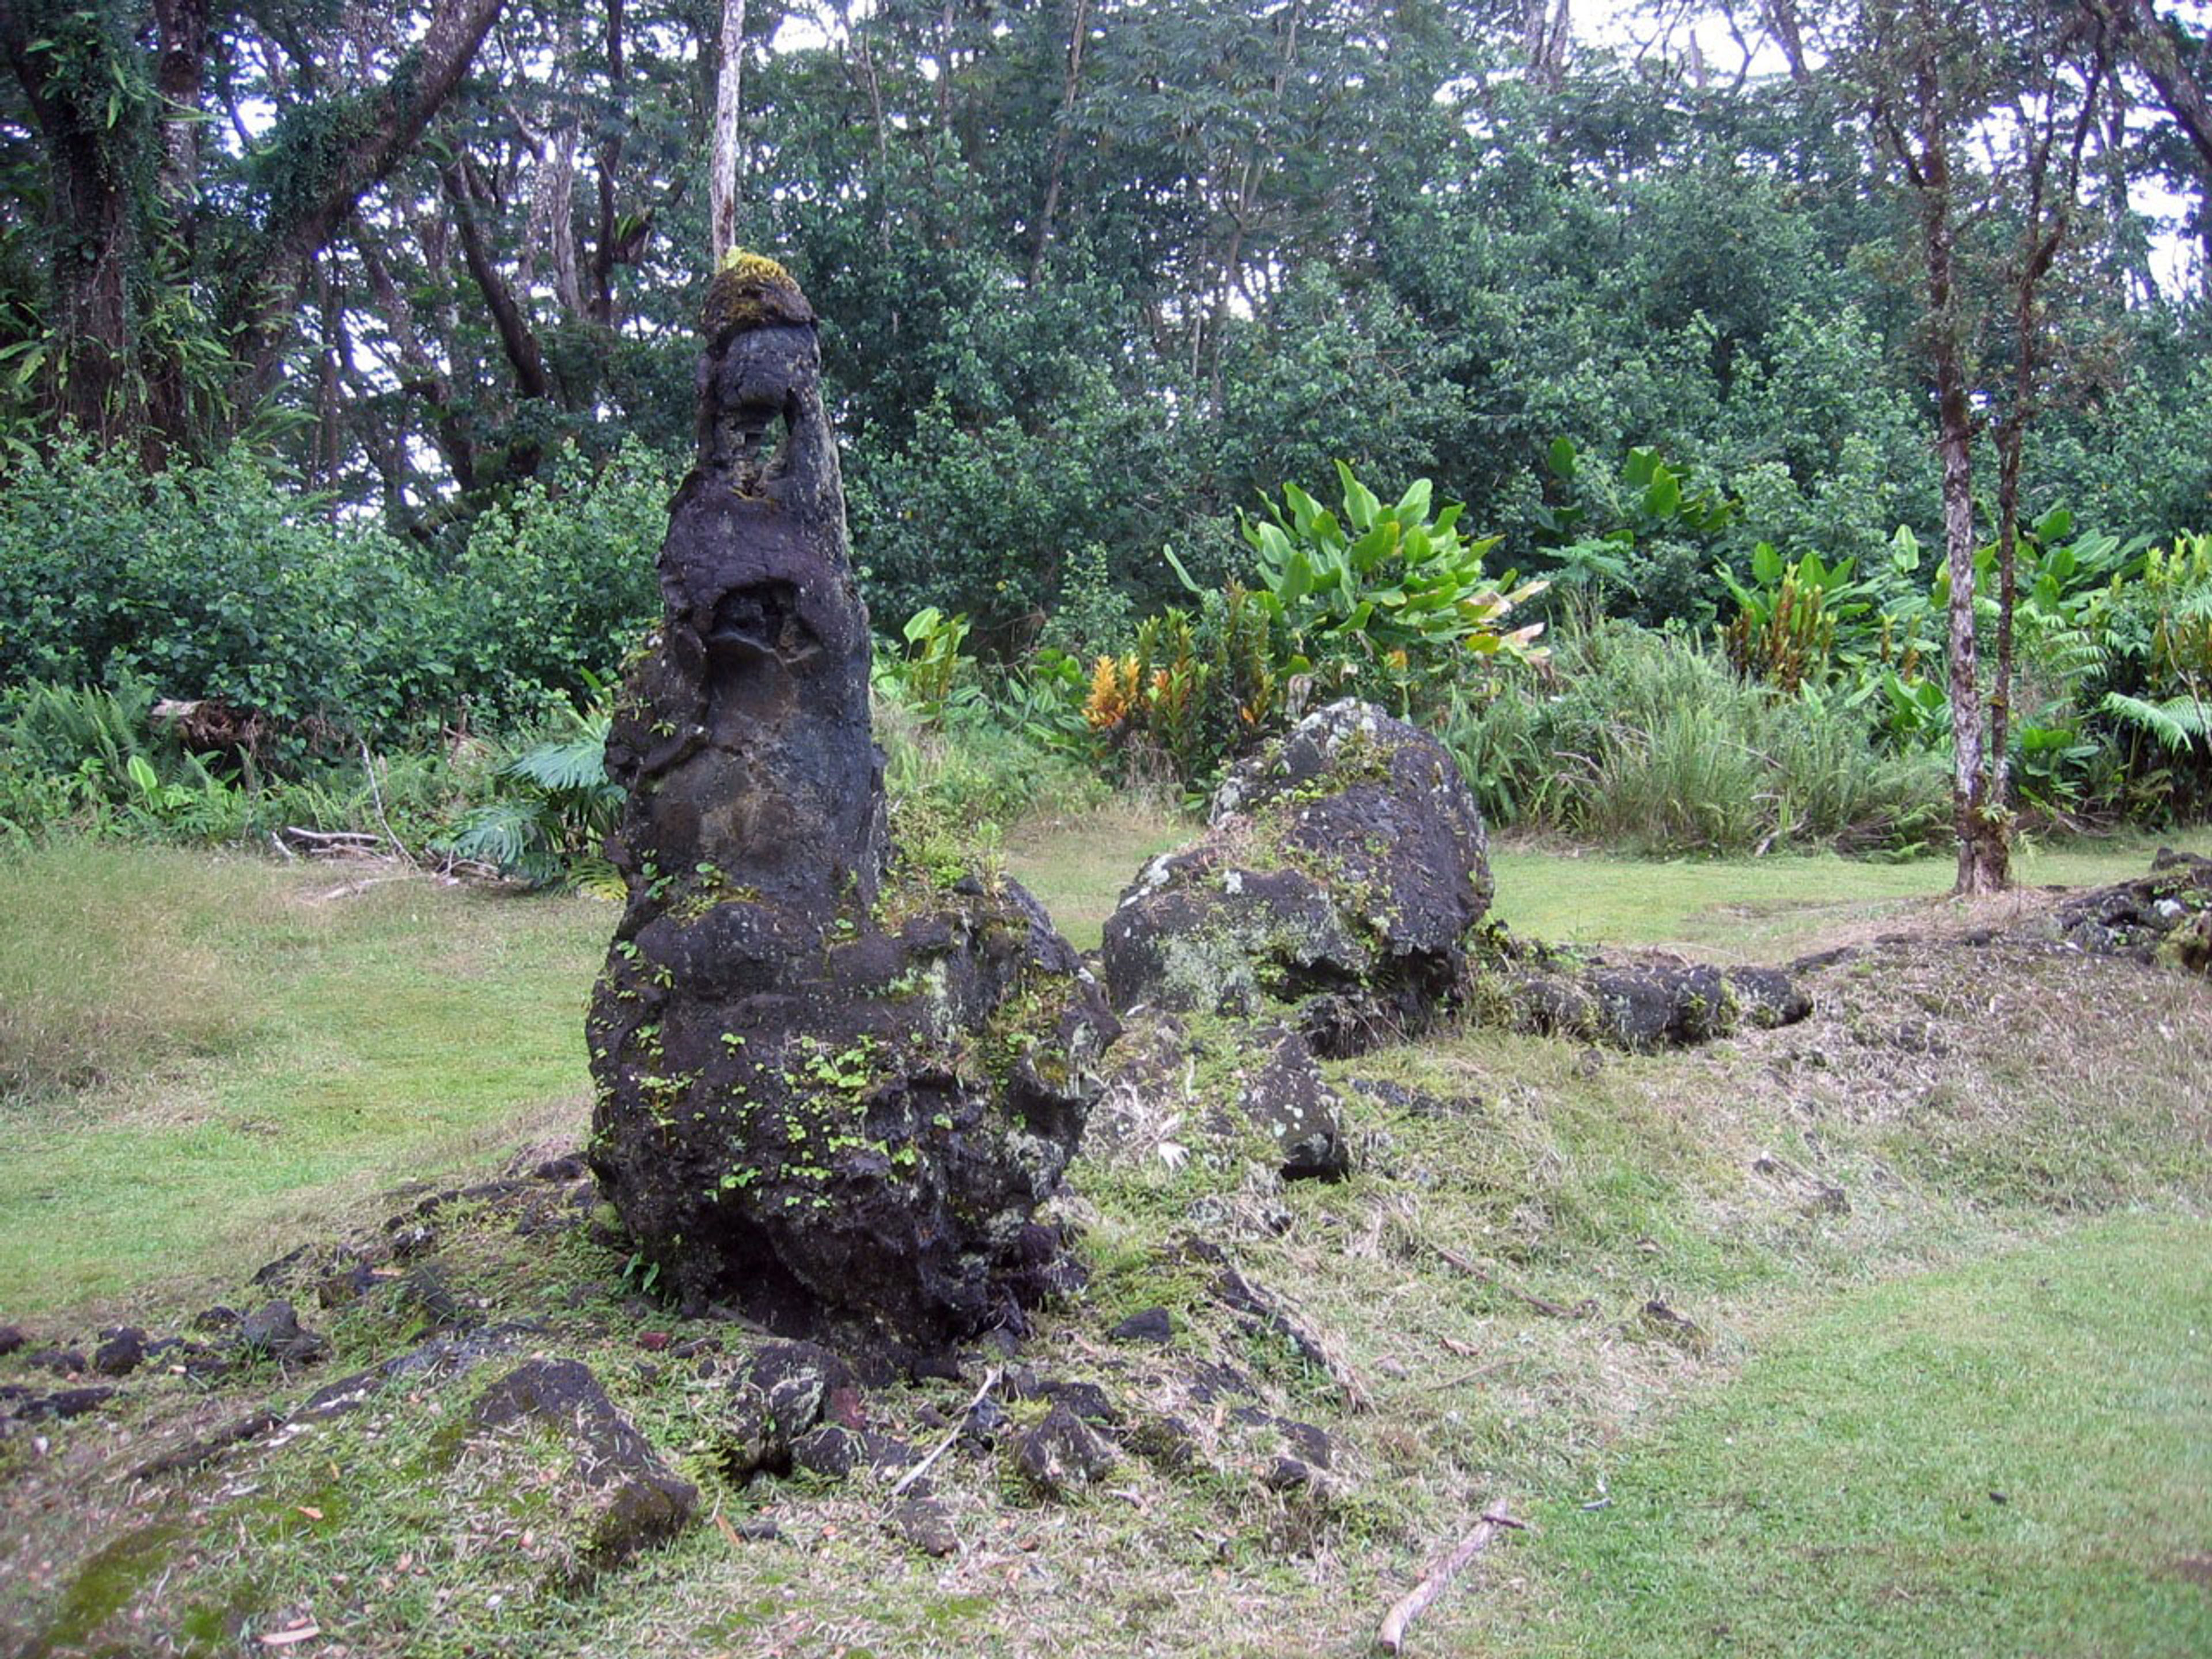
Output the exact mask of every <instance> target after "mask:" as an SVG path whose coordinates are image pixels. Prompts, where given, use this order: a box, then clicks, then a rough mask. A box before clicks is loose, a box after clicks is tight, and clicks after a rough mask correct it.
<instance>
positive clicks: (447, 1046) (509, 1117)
mask: <svg viewBox="0 0 2212 1659" xmlns="http://www.w3.org/2000/svg"><path fill="white" fill-rule="evenodd" d="M7 878H8V879H9V882H10V883H11V884H20V886H19V888H18V891H19V897H18V898H17V900H16V901H15V902H11V903H10V904H9V905H8V906H7V907H6V913H5V915H4V917H3V918H0V1004H4V1005H5V1006H6V1007H7V1009H8V1010H9V1012H8V1013H7V1015H5V1016H4V1017H0V1018H4V1021H5V1023H4V1024H0V1036H4V1042H0V1072H13V1073H15V1075H16V1076H17V1077H18V1078H20V1077H21V1076H22V1075H24V1074H25V1073H30V1074H32V1075H33V1076H35V1077H40V1078H44V1079H49V1080H51V1079H61V1080H64V1081H66V1082H73V1083H76V1084H78V1085H81V1086H79V1087H76V1088H74V1089H68V1090H64V1091H55V1090H53V1089H52V1088H51V1087H49V1088H46V1089H34V1090H33V1091H32V1092H30V1093H29V1094H28V1095H27V1097H26V1096H23V1095H21V1094H19V1095H17V1096H15V1097H6V1098H0V1133H5V1136H6V1138H7V1141H8V1145H9V1156H8V1157H7V1158H5V1159H0V1312H4V1313H5V1314H7V1315H10V1316H21V1315H23V1314H27V1313H33V1312H36V1311H38V1310H41V1309H45V1308H50V1307H61V1306H69V1305H72V1304H81V1303H83V1302H85V1301H87V1300H88V1299H91V1298H100V1297H114V1296H117V1295H119V1294H121V1293H124V1292H126V1291H131V1290H134V1289H136V1288H137V1287H139V1286H142V1285H149V1284H153V1283H157V1282H160V1281H162V1280H169V1279H177V1278H179V1277H185V1278H190V1277H195V1276H204V1275H210V1274H216V1275H219V1274H224V1273H230V1274H235V1273H240V1272H243V1271H251V1270H252V1268H253V1267H256V1266H258V1264H259V1262H260V1261H263V1260H265V1259H267V1257H268V1256H270V1255H275V1254H277V1253H279V1252H280V1251H281V1250H282V1249H286V1248H289V1245H288V1244H287V1243H285V1241H286V1240H287V1239H289V1238H291V1237H293V1235H295V1234H298V1233H301V1231H303V1230H307V1229H310V1228H313V1227H317V1226H325V1225H329V1224H330V1223H331V1221H332V1220H334V1219H343V1218H347V1217H348V1216H349V1215H350V1214H351V1213H352V1212H353V1210H354V1207H355V1206H360V1205H362V1204H364V1203H366V1202H367V1201H368V1200H370V1199H371V1198H373V1196H374V1194H376V1193H377V1192H378V1191H380V1190H381V1189H385V1188H391V1187H392V1186H393V1185H395V1184H397V1183H398V1182H404V1181H406V1180H409V1179H410V1178H415V1179H427V1178H431V1177H434V1176H437V1175H440V1174H442V1173H446V1172H448V1171H452V1170H461V1169H477V1168H481V1167H483V1165H484V1164H486V1163H489V1162H496V1161H498V1160H501V1159H503V1158H505V1157H506V1156H507V1155H508V1154H510V1153H511V1152H513V1150H514V1148H515V1146H516V1145H517V1143H518V1142H519V1141H520V1140H522V1139H526V1138H529V1137H530V1136H532V1135H533V1134H534V1135H540V1136H560V1137H563V1138H568V1139H573V1138H574V1136H576V1135H577V1134H579V1133H580V1132H581V1129H582V1127H583V1125H584V1121H585V1118H586V1114H587V1113H588V1110H589V1099H590V1094H589V1085H588V1084H587V1081H586V1077H585V1073H584V1054H583V1018H584V1003H585V999H586V995H587V994H588V993H589V989H590V986H591V980H592V975H593V973H595V972H596V971H597V969H598V965H599V958H600V955H601V953H602V952H603V951H604V950H605V940H606V936H607V933H608V932H609V930H610V929H611V927H612V925H613V919H614V913H613V911H612V909H611V908H610V907H608V906H607V905H605V904H602V903H595V902H591V901H587V900H581V899H532V900H516V899H511V898H504V897H500V896H492V895H487V894H483V893H473V892H470V891H467V890H461V889H455V888H448V887H443V886H440V885H438V884H435V883H433V882H431V881H429V880H428V879H427V878H404V879H395V880H386V881H383V882H381V883H380V884H376V885H373V886H360V885H358V884H357V882H358V879H359V878H354V877H349V872H346V871H344V870H342V869H333V868H331V867H330V866H320V867H317V868H314V869H310V870H300V869H286V868H283V867H280V866H275V865H271V864H268V863H266V862H264V861H261V860H252V859H211V858H207V857H200V856H192V855H189V854H169V853H163V852H160V851H156V850H149V849H144V848H106V847H83V846H78V847H65V848H57V849H54V850H52V851H50V852H47V853H45V854H40V855H38V856H37V857H35V858H33V859H30V860H25V861H23V862H21V863H18V864H15V865H14V866H10V867H9V869H8V871H7ZM257 1253H258V1254H257Z"/></svg>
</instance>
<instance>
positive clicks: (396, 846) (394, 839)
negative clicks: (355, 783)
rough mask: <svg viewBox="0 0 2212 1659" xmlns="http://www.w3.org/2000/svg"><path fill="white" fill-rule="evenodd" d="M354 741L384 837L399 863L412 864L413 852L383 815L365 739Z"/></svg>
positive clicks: (379, 792)
mask: <svg viewBox="0 0 2212 1659" xmlns="http://www.w3.org/2000/svg"><path fill="white" fill-rule="evenodd" d="M356 741H360V742H361V769H362V771H364V772H366V773H367V774H368V799H369V803H370V805H373V806H374V807H375V808H376V821H377V823H380V824H381V825H383V826H384V838H385V839H386V841H388V842H391V843H392V850H393V851H394V852H396V853H398V854H399V860H400V862H401V863H403V864H413V863H414V862H415V855H414V854H412V853H410V852H409V851H408V850H407V843H406V842H404V841H402V840H400V839H399V837H398V835H397V834H396V833H395V832H394V831H393V829H392V820H391V819H390V818H388V817H385V815H384V791H383V790H382V788H380V787H379V786H378V784H377V781H376V763H375V761H374V760H373V759H371V758H370V757H369V752H368V743H367V742H366V741H365V740H359V739H357V740H356Z"/></svg>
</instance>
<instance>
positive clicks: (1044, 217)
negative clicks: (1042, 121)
mask: <svg viewBox="0 0 2212 1659" xmlns="http://www.w3.org/2000/svg"><path fill="white" fill-rule="evenodd" d="M1090 35H1091V0H1075V17H1074V20H1073V21H1072V22H1070V23H1069V24H1068V26H1067V74H1066V78H1065V79H1064V80H1063V81H1062V82H1061V83H1060V119H1059V120H1058V121H1056V122H1055V123H1054V125H1053V132H1052V167H1051V171H1050V173H1049V175H1048V177H1047V179H1046V180H1045V187H1044V207H1043V210H1042V211H1041V212H1040V213H1039V214H1038V215H1037V234H1036V248H1035V250H1034V251H1033V252H1031V253H1030V287H1032V288H1035V287H1036V282H1037V278H1038V276H1041V275H1042V273H1043V270H1044V256H1045V250H1046V249H1047V248H1048V247H1049V246H1051V245H1052V227H1053V219H1054V216H1055V215H1056V214H1057V213H1058V212H1059V211H1060V176H1061V174H1062V173H1065V172H1066V168H1067V140H1068V131H1069V129H1070V127H1071V126H1072V125H1073V123H1074V119H1075V100H1076V96H1077V94H1079V93H1080V92H1081V90H1082V88H1083V48H1084V46H1085V45H1086V44H1087V43H1088V42H1089V40H1090Z"/></svg>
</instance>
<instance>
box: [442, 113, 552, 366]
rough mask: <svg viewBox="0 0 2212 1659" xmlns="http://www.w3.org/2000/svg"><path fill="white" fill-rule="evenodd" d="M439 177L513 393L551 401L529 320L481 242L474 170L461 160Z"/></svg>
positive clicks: (463, 257) (482, 239) (465, 161)
mask: <svg viewBox="0 0 2212 1659" xmlns="http://www.w3.org/2000/svg"><path fill="white" fill-rule="evenodd" d="M438 177H439V179H440V181H441V183H442V184H443V185H445V187H446V199H447V201H448V202H450V203H452V204H453V228H454V230H455V232H456V233H457V234H459V237H460V240H461V258H462V260H463V262H464V263H465V264H467V266H468V268H469V275H470V276H471V278H473V279H474V280H475V283H476V285H477V290H478V291H479V292H480V293H482V294H483V300H484V307H485V309H486V310H488V311H489V312H490V313H491V320H492V326H493V328H495V330H497V331H498V333H499V343H500V349H501V350H502V351H504V352H505V353H506V354H507V364H508V366H509V367H510V368H513V370H514V384H515V389H516V390H517V391H519V392H521V393H522V395H523V396H524V397H526V398H550V397H551V396H552V395H553V387H552V384H551V382H550V381H549V380H547V379H546V378H545V360H544V356H543V355H542V354H541V353H540V352H539V351H538V337H537V336H536V335H535V334H533V333H532V331H531V328H530V319H528V318H526V317H525V316H524V315H523V314H522V307H520V305H518V304H517V303H516V302H515V298H514V293H513V289H509V288H508V287H507V279H506V277H504V276H501V274H500V270H499V266H498V264H497V263H496V262H495V261H494V259H493V258H492V255H491V249H490V248H489V246H487V245H486V244H485V242H484V237H483V229H482V228H480V227H479V226H478V225H477V216H476V209H477V201H478V199H479V191H478V190H477V180H476V175H475V169H474V168H473V167H471V166H470V165H469V162H468V161H467V159H466V158H465V157H464V158H463V159H462V160H460V161H456V162H454V163H453V165H452V166H451V167H447V168H445V169H443V170H442V171H441V173H439V175H438Z"/></svg>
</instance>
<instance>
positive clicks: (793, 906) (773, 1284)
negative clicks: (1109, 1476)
mask: <svg viewBox="0 0 2212 1659" xmlns="http://www.w3.org/2000/svg"><path fill="white" fill-rule="evenodd" d="M707 337H708V338H707V350H706V354H705V356H704V357H703V359H702V362H701V366H700V371H699V404H700V411H699V428H698V430H699V451H698V459H697V465H696V466H695V467H694V468H693V470H692V472H691V475H690V477H688V478H687V479H686V480H685V481H684V487H683V489H681V490H680V491H679V492H678V495H677V497H676V501H675V502H674V504H673V506H672V507H671V512H670V515H669V527H668V538H667V541H666V543H665V544H664V545H663V547H662V550H661V555H660V585H661V592H662V597H663V599H664V603H665V611H664V615H663V618H662V623H661V627H660V629H659V632H658V633H657V634H656V635H654V636H653V639H652V640H650V641H648V642H647V649H646V651H645V653H644V654H643V655H642V656H641V658H640V659H638V661H637V662H636V663H635V665H634V666H633V667H632V669H631V671H630V672H629V677H628V678H627V680H626V682H625V684H624V687H623V697H622V700H621V702H620V704H619V705H618V707H617V711H616V715H615V720H614V724H613V726H612V729H611V732H610V733H609V736H608V740H607V765H608V770H609V771H610V773H611V775H613V776H614V777H615V778H616V779H617V781H619V782H621V783H623V785H624V786H625V787H627V788H628V789H629V802H628V805H627V806H626V807H625V809H624V813H623V823H622V826H621V829H620V830H619V832H618V833H617V836H615V838H614V839H613V841H612V842H611V848H610V850H611V854H612V856H613V858H614V860H615V864H616V866H617V868H618V869H619V870H620V871H621V872H622V874H623V879H624V882H625V883H626V884H627V887H628V892H629V902H628V904H627V905H626V907H625V908H624V910H623V919H622V922H621V924H620V927H618V928H617V932H616V935H615V939H614V943H613V945H612V947H611V950H610V951H609V953H608V957H607V966H606V970H605V973H604V974H603V975H601V976H600V980H599V985H598V987H597V989H596V990H595V992H594V994H593V996H592V1012H591V1016H590V1019H589V1022H588V1025H587V1031H588V1036H589V1040H590V1043H591V1057H592V1078H593V1080H594V1082H595V1084H596V1085H597V1097H596V1104H595V1106H594V1109H593V1112H592V1146H591V1163H592V1170H593V1171H594V1173H595V1174H596V1175H597V1176H598V1177H599V1183H600V1187H601V1188H602V1190H603V1191H604V1192H605V1194H606V1196H607V1197H608V1199H609V1200H611V1202H612V1203H613V1204H614V1206H615V1207H616V1208H617V1211H618V1212H620V1214H621V1217H622V1219H623V1225H625V1226H626V1227H627V1228H628V1229H629V1232H630V1233H631V1235H632V1237H634V1238H635V1241H636V1243H637V1244H638V1247H639V1250H640V1252H641V1255H642V1256H643V1257H644V1258H645V1259H646V1260H647V1261H650V1262H651V1263H653V1265H654V1267H656V1268H658V1269H659V1276H658V1278H657V1280H656V1282H658V1283H660V1284H663V1285H666V1286H667V1287H668V1288H671V1289H672V1290H674V1291H676V1292H677V1293H678V1295H679V1296H680V1297H682V1299H683V1301H684V1304H685V1306H686V1307H687V1309H690V1310H703V1309H705V1308H707V1307H708V1306H710V1305H713V1304H726V1305H729V1306H732V1307H734V1308H736V1309H738V1310H743V1311H744V1312H745V1313H747V1314H749V1315H750V1316H753V1317H755V1318H758V1319H761V1320H763V1321H765V1322H769V1324H771V1325H774V1326H775V1327H776V1328H779V1329H782V1330H784V1331H787V1332H789V1333H792V1334H803V1335H809V1336H821V1337H829V1338H832V1339H836V1340H856V1341H864V1340H889V1341H890V1342H891V1343H893V1344H895V1345H897V1346H908V1347H920V1348H929V1347H933V1346H938V1345H940V1344H941V1343H943V1342H944V1341H945V1340H949V1339H951V1338H954V1337H957V1336H961V1335H964V1334H969V1333H972V1332H974V1331H975V1330H977V1329H979V1328H982V1327H984V1326H985V1325H987V1324H990V1323H993V1322H1001V1321H1012V1322H1018V1320H1019V1317H1020V1309H1021V1306H1022V1304H1024V1302H1025V1301H1028V1300H1030V1299H1032V1298H1033V1297H1035V1296H1036V1294H1038V1293H1039V1292H1040V1291H1042V1290H1043V1289H1044V1288H1047V1287H1048V1285H1050V1284H1051V1283H1052V1282H1053V1281H1054V1276H1055V1273H1056V1272H1057V1271H1058V1268H1057V1265H1056V1261H1057V1252H1056V1246H1057V1243H1058V1241H1057V1238H1056V1236H1055V1235H1054V1234H1053V1233H1052V1232H1050V1231H1048V1229H1046V1228H1043V1227H1041V1226H1039V1225H1036V1221H1035V1212H1036V1206H1037V1205H1038V1204H1040V1203H1041V1202H1042V1201H1043V1200H1045V1199H1046V1198H1048V1197H1049V1196H1050V1195H1051V1194H1052V1193H1053V1192H1054V1189H1055V1188H1057V1186H1058V1184H1059V1182H1060V1175H1061V1173H1062V1171H1063V1170H1065V1168H1066V1164H1067V1162H1068V1159H1069V1158H1071V1157H1072V1156H1073V1153H1074V1151H1075V1147H1076V1146H1077V1144H1078V1142H1079V1139H1081V1136H1082V1132H1083V1124H1084V1119H1085V1114H1086V1112H1087V1111H1088V1109H1089V1106H1090V1104H1091V1101H1092V1100H1093V1099H1094V1098H1095V1097H1096V1096H1097V1092H1098V1085H1097V1081H1096V1080H1095V1078H1094V1076H1093V1074H1092V1071H1091V1060H1093V1058H1094V1057H1095V1056H1096V1054H1097V1052H1098V1050H1099V1049H1100V1048H1103V1045H1104V1044H1105V1042H1107V1041H1109V1039H1110V1037H1111V1036H1112V1034H1113V1033H1114V1031H1115V1024H1114V1021H1113V1018H1112V1017H1111V1016H1110V1015H1109V1013H1108V1012H1107V1011H1106V1007H1105V1003H1104V1000H1103V994H1101V992H1100V990H1099V988H1098V987H1097V985H1096V984H1095V983H1094V982H1093V981H1091V976H1090V975H1088V974H1087V973H1085V971H1084V970H1083V969H1082V968H1081V966H1080V964H1079V963H1078V961H1077V959H1076V957H1075V955H1074V952H1073V951H1071V950H1070V949H1069V948H1068V946H1067V945H1066V942H1065V941H1064V940H1062V939H1060V936H1059V935H1058V934H1057V933H1054V931H1053V930H1052V927H1051V924H1050V923H1049V922H1048V921H1047V920H1046V919H1045V916H1044V914H1043V912H1042V910H1041V909H1040V908H1038V907H1037V905H1036V902H1035V901H1034V900H1033V899H1031V898H1030V896H1029V895H1028V894H1026V893H1024V891H1022V890H1021V889H1020V888H1019V887H1018V886H1016V885H1015V884H1012V882H1006V881H995V882H994V881H992V880H988V879H985V878H979V877H977V876H975V875H972V874H969V875H963V874H960V873H959V872H945V870H943V869H942V867H941V861H939V860H932V861H930V863H929V866H928V867H927V868H921V867H909V866H907V865H906V864H905V863H904V862H903V861H902V860H900V859H899V858H898V857H897V856H896V852H895V850H894V849H893V848H891V846H890V840H889V837H888V836H887V833H886V829H885V815H884V794H883V775H882V765H881V762H880V759H879V757H878V753H877V750H876V749H875V746H874V743H873V741H872V735H871V732H870V730H869V725H868V704H867V696H868V656H869V645H868V623H867V611H866V607H865V606H864V605H862V603H861V601H860V594H859V592H858V590H857V588H856V587H855V586H854V580H853V576H852V570H851V566H850V562H849V560H848V554H847V549H846V538H845V517H844V503H843V498H842V493H841V489H840V486H839V481H838V473H837V457H836V444H835V440H834V437H833V435H832V434H831V433H830V431H829V423H828V422H827V420H826V419H825V417H824V415H823V408H822V399H821V393H820V390H819V375H820V356H819V354H818V352H817V347H816V343H815V336H814V321H813V313H812V310H811V307H809V306H808V305H807V302H806V301H805V296H804V295H801V294H800V293H799V289H798V287H797V285H796V284H795V283H793V282H792V280H791V278H790V277H789V276H787V275H786V274H785V272H784V271H783V270H782V268H781V266H779V265H777V264H774V263H773V262H772V261H769V260H766V259H761V258H756V257H752V256H744V257H740V258H737V259H736V260H734V261H732V263H731V264H728V265H726V267H725V269H724V270H722V271H721V273H720V275H719V276H717V278H716V280H715V283H714V289H713V291H712V294H711V296H710V298H709V301H708V314H707Z"/></svg>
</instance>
